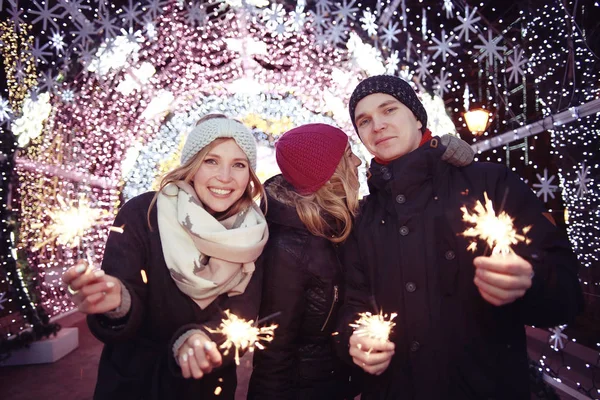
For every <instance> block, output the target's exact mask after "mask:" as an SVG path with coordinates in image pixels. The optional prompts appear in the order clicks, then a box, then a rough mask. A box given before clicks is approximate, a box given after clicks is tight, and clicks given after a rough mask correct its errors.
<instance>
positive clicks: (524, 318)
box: [338, 76, 583, 400]
mask: <svg viewBox="0 0 600 400" xmlns="http://www.w3.org/2000/svg"><path fill="white" fill-rule="evenodd" d="M350 117H351V119H352V123H353V124H354V127H355V129H356V131H357V133H358V135H359V136H360V139H361V140H362V142H363V143H364V145H365V146H366V148H367V149H368V150H369V152H370V153H371V154H372V155H373V156H374V159H373V160H372V162H371V165H370V177H369V180H368V184H369V191H370V194H369V196H367V198H366V199H365V200H364V202H363V205H362V208H361V211H360V213H359V217H358V218H357V220H356V224H355V228H354V230H353V233H352V234H351V235H350V237H349V238H348V239H347V240H346V242H345V243H344V244H343V246H342V248H341V257H342V261H343V264H344V266H345V270H344V273H345V282H346V294H345V301H344V306H343V310H342V312H341V315H342V316H341V319H340V322H339V325H338V331H339V333H340V334H339V336H338V337H339V340H340V346H339V351H340V354H341V355H342V356H345V357H346V358H347V359H349V357H351V358H352V361H353V362H354V364H356V365H358V366H360V367H361V368H362V369H363V370H364V371H366V372H367V373H368V374H369V375H368V378H367V380H366V384H365V386H364V390H363V394H362V400H371V399H394V400H395V399H423V400H429V399H441V398H444V399H491V398H494V399H529V396H530V395H529V387H528V362H527V352H526V342H525V329H524V325H525V324H528V325H535V326H546V327H548V326H556V325H558V324H564V323H568V322H569V321H571V320H573V319H574V317H575V316H576V315H577V314H578V313H579V312H580V310H581V309H582V305H583V298H582V294H581V288H580V286H579V282H578V278H577V268H578V264H577V259H576V258H575V256H574V254H573V252H572V250H571V248H570V245H569V242H568V241H567V240H566V238H565V236H564V234H561V232H560V231H559V230H558V229H557V228H556V226H555V225H554V223H553V221H552V219H551V217H549V214H547V213H546V210H545V209H544V206H543V204H542V203H541V202H540V201H539V200H538V198H537V197H536V196H535V194H534V193H533V192H532V191H531V190H530V189H529V188H528V187H527V185H525V183H524V182H523V181H521V179H519V177H518V176H517V175H515V174H513V173H512V172H511V171H510V170H509V169H508V168H506V167H505V166H503V165H497V164H491V163H478V162H474V163H471V164H469V165H467V166H463V167H456V166H454V165H451V164H449V163H446V162H443V160H442V155H443V154H444V153H445V152H446V151H447V150H448V149H447V145H452V141H449V140H448V139H447V138H446V140H445V141H442V140H441V139H440V138H438V137H432V136H431V133H430V132H429V130H428V129H427V113H426V111H425V109H424V108H423V105H422V104H421V102H420V101H419V99H418V97H417V95H416V94H415V92H414V91H413V89H412V88H411V87H410V85H409V83H407V82H406V81H404V80H402V79H400V78H397V77H392V76H373V77H370V78H367V79H365V80H364V81H362V82H361V83H360V84H359V85H358V87H357V88H356V89H355V90H354V92H353V93H352V96H351V98H350ZM486 196H487V197H489V199H490V200H491V202H492V204H493V206H494V208H495V210H496V212H499V211H505V212H506V213H508V215H509V216H510V217H511V218H513V220H514V225H515V229H516V230H517V231H518V232H527V233H526V235H527V241H526V242H525V241H519V242H518V241H514V242H513V243H511V246H512V248H510V250H508V251H506V249H505V250H504V251H500V252H498V251H492V249H494V246H493V245H492V246H491V247H492V249H490V247H489V246H488V247H486V245H485V243H479V246H478V247H477V249H476V250H475V251H474V252H470V251H468V250H467V248H468V247H469V245H470V242H471V241H472V240H473V238H467V237H465V235H464V234H463V233H464V232H465V231H466V230H467V229H468V227H469V226H470V225H468V224H467V223H466V222H464V221H463V211H461V207H466V210H468V211H470V210H472V209H473V207H474V205H475V204H476V201H481V202H482V203H484V201H485V199H486ZM525 227H531V229H530V230H529V231H527V230H524V229H523V228H525ZM475 239H477V238H475ZM517 242H518V243H517ZM496 253H500V254H496ZM367 311H368V312H371V313H380V312H383V313H384V314H390V313H397V317H396V319H395V320H394V322H395V323H396V325H395V327H394V328H393V330H392V333H391V335H390V337H389V340H387V341H383V340H379V339H373V338H372V337H369V335H361V334H359V333H358V332H355V333H353V331H352V328H350V327H349V324H351V323H352V322H354V321H355V320H356V319H357V318H358V314H359V313H362V312H367ZM348 356H349V357H348Z"/></svg>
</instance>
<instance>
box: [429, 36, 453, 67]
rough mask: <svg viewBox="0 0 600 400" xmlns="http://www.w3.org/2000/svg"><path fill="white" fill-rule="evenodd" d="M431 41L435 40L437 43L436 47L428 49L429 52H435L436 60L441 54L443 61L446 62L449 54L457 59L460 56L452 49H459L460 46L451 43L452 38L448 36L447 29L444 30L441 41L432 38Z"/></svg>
mask: <svg viewBox="0 0 600 400" xmlns="http://www.w3.org/2000/svg"><path fill="white" fill-rule="evenodd" d="M431 40H433V41H434V42H435V43H436V45H434V46H429V47H428V49H429V50H435V53H434V54H433V58H434V59H436V58H438V56H439V55H440V54H441V55H442V60H443V61H444V62H446V58H448V54H450V55H451V56H453V57H456V56H457V55H458V54H457V53H456V52H455V51H453V50H452V48H453V47H457V46H458V44H453V43H452V42H451V39H450V37H449V36H446V30H445V29H442V35H441V38H440V39H439V40H438V39H436V38H434V37H432V38H431Z"/></svg>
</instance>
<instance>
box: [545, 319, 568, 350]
mask: <svg viewBox="0 0 600 400" xmlns="http://www.w3.org/2000/svg"><path fill="white" fill-rule="evenodd" d="M566 327H567V325H559V326H557V327H554V328H551V329H550V332H552V335H550V340H549V342H550V343H551V344H550V347H552V348H553V349H554V350H556V351H559V350H562V349H564V348H565V342H566V341H567V340H568V339H569V338H568V337H567V335H565V334H564V333H563V331H564V330H565V328H566Z"/></svg>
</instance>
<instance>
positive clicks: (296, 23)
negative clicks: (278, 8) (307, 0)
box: [285, 11, 306, 32]
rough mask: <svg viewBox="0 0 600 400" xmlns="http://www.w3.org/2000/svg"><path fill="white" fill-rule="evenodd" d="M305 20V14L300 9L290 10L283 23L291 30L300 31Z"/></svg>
mask: <svg viewBox="0 0 600 400" xmlns="http://www.w3.org/2000/svg"><path fill="white" fill-rule="evenodd" d="M305 22H306V14H305V13H304V12H302V11H292V12H291V13H290V15H289V18H288V20H287V21H285V24H286V25H287V26H288V27H289V29H290V31H292V32H300V31H302V28H303V27H304V23H305Z"/></svg>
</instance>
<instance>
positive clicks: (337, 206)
mask: <svg viewBox="0 0 600 400" xmlns="http://www.w3.org/2000/svg"><path fill="white" fill-rule="evenodd" d="M358 189H359V183H358V176H357V172H356V167H355V166H354V165H352V162H351V157H349V156H348V153H347V151H346V152H344V155H343V156H342V158H341V160H340V163H339V164H338V166H337V168H336V169H335V172H334V173H333V175H332V176H331V178H330V179H329V181H328V182H326V183H325V184H324V185H323V186H321V187H320V188H319V190H317V191H316V192H315V193H311V194H308V195H301V194H298V193H295V192H294V203H295V206H296V211H297V212H298V216H299V217H300V220H301V221H302V222H303V223H304V225H306V228H307V229H308V230H309V232H310V233H312V234H313V235H315V236H321V237H324V238H325V239H327V240H329V241H331V242H333V243H341V242H343V241H344V240H346V239H347V238H348V236H349V235H350V232H351V231H352V223H353V220H354V217H355V216H356V213H357V211H358ZM327 216H329V217H332V218H333V221H330V220H329V218H328V217H327ZM332 224H333V226H332Z"/></svg>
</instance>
